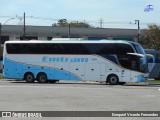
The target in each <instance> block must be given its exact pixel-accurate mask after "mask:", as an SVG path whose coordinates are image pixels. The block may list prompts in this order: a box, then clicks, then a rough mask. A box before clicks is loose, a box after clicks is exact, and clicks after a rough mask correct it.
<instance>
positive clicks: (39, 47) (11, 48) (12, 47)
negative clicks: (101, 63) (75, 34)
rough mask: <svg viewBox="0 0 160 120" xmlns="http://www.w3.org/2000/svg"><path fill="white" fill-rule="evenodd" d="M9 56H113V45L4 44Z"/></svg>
mask: <svg viewBox="0 0 160 120" xmlns="http://www.w3.org/2000/svg"><path fill="white" fill-rule="evenodd" d="M6 47H7V52H8V53H9V54H115V44H69V43H66V44H59V43H58V44H47V43H46V44H44V43H43V44H35V43H33V44H27V43H23V44H16V43H13V44H6Z"/></svg>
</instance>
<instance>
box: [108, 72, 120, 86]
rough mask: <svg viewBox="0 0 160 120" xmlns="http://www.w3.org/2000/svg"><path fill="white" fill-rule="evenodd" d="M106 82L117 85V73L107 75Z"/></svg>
mask: <svg viewBox="0 0 160 120" xmlns="http://www.w3.org/2000/svg"><path fill="white" fill-rule="evenodd" d="M107 83H109V84H110V85H118V84H119V79H118V77H117V75H114V74H111V75H109V76H108V78H107Z"/></svg>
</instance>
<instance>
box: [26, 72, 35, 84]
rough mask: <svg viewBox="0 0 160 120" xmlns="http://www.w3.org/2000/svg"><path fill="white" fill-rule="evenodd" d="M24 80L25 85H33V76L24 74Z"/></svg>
mask: <svg viewBox="0 0 160 120" xmlns="http://www.w3.org/2000/svg"><path fill="white" fill-rule="evenodd" d="M24 79H25V80H26V82H27V83H33V82H34V81H35V79H34V75H33V74H32V73H26V74H25V76H24Z"/></svg>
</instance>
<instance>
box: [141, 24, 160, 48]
mask: <svg viewBox="0 0 160 120" xmlns="http://www.w3.org/2000/svg"><path fill="white" fill-rule="evenodd" d="M140 43H141V44H142V45H143V46H144V48H147V49H156V50H159V49H160V26H159V25H156V24H150V25H148V28H147V29H144V36H142V37H141V39H140Z"/></svg>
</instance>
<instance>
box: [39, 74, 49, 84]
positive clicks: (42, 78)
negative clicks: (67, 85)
mask: <svg viewBox="0 0 160 120" xmlns="http://www.w3.org/2000/svg"><path fill="white" fill-rule="evenodd" d="M37 81H38V82H39V83H46V82H47V81H48V79H47V74H46V73H45V72H39V73H38V74H37Z"/></svg>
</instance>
